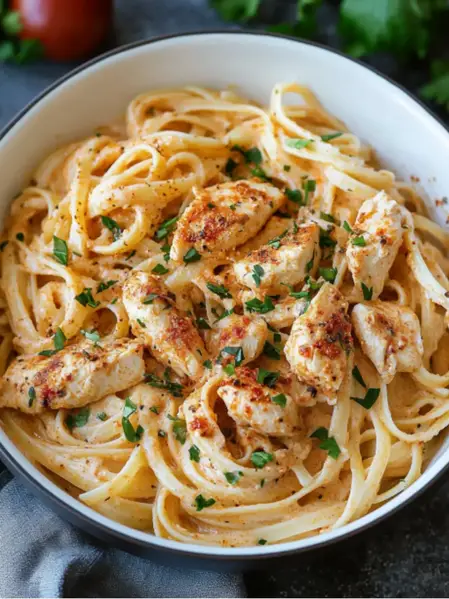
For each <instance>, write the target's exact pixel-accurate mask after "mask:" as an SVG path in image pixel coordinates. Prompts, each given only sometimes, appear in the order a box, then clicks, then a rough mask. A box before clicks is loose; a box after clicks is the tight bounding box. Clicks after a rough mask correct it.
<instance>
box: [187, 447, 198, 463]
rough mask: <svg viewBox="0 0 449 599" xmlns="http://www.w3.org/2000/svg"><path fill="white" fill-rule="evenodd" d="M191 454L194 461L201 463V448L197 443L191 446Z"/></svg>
mask: <svg viewBox="0 0 449 599" xmlns="http://www.w3.org/2000/svg"><path fill="white" fill-rule="evenodd" d="M189 456H190V459H191V460H192V462H197V463H199V461H200V450H199V448H198V447H197V446H196V445H192V446H191V447H190V448H189Z"/></svg>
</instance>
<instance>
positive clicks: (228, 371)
mask: <svg viewBox="0 0 449 599" xmlns="http://www.w3.org/2000/svg"><path fill="white" fill-rule="evenodd" d="M223 370H224V371H225V372H226V374H229V376H232V375H233V374H235V366H234V364H226V366H225V367H224V368H223Z"/></svg>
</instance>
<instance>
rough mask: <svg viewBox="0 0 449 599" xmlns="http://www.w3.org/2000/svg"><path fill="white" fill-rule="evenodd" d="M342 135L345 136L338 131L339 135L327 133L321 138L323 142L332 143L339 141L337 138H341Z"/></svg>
mask: <svg viewBox="0 0 449 599" xmlns="http://www.w3.org/2000/svg"><path fill="white" fill-rule="evenodd" d="M341 135H343V133H342V132H341V131H338V132H337V133H327V134H326V135H322V136H321V140H322V141H331V139H337V137H340V136H341Z"/></svg>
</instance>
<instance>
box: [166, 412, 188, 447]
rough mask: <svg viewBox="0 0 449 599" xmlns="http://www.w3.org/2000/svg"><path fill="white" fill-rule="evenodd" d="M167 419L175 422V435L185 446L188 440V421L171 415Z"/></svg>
mask: <svg viewBox="0 0 449 599" xmlns="http://www.w3.org/2000/svg"><path fill="white" fill-rule="evenodd" d="M167 418H168V419H169V420H171V421H172V422H173V434H174V435H175V439H176V440H177V441H179V442H180V443H181V445H184V443H185V442H186V438H187V425H186V421H185V420H183V419H182V418H178V417H177V416H176V417H175V416H171V415H170V414H168V416H167Z"/></svg>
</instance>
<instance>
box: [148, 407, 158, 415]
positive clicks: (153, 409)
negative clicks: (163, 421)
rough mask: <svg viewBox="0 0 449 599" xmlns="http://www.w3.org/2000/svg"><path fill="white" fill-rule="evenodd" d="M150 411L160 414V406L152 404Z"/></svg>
mask: <svg viewBox="0 0 449 599" xmlns="http://www.w3.org/2000/svg"><path fill="white" fill-rule="evenodd" d="M150 412H153V414H156V416H159V408H158V407H157V406H151V408H150Z"/></svg>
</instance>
